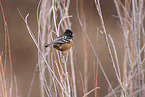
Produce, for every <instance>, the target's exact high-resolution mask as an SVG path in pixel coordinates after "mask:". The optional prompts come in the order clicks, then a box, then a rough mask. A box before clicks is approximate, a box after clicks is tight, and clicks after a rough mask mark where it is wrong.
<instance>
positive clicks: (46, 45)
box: [45, 43, 55, 47]
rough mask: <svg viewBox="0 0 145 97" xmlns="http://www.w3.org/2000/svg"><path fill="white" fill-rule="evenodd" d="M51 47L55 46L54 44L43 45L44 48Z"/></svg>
mask: <svg viewBox="0 0 145 97" xmlns="http://www.w3.org/2000/svg"><path fill="white" fill-rule="evenodd" d="M53 45H55V44H54V43H50V44H47V45H45V47H50V46H53Z"/></svg>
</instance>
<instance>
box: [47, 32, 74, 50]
mask: <svg viewBox="0 0 145 97" xmlns="http://www.w3.org/2000/svg"><path fill="white" fill-rule="evenodd" d="M73 37H74V33H73V32H72V31H71V30H70V29H66V31H65V32H64V33H63V34H62V35H61V36H59V37H57V38H56V39H54V40H53V41H52V42H51V43H49V44H47V45H45V47H51V46H53V47H54V48H55V49H57V50H59V51H62V52H63V51H67V50H69V49H70V48H71V46H72V44H73Z"/></svg>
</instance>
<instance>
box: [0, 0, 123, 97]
mask: <svg viewBox="0 0 145 97" xmlns="http://www.w3.org/2000/svg"><path fill="white" fill-rule="evenodd" d="M83 1H84V13H85V18H86V26H87V33H88V35H89V38H90V39H91V42H92V43H93V46H94V48H96V47H95V46H97V45H96V40H97V39H96V36H97V34H96V32H97V27H99V30H102V29H101V26H100V19H99V17H98V13H97V10H96V7H95V4H94V0H83ZM100 1H101V8H102V12H103V17H104V21H105V25H106V29H107V33H109V34H111V36H112V38H113V40H114V43H115V45H116V49H117V50H118V51H119V52H118V58H119V61H120V65H121V63H122V62H121V60H123V57H122V56H123V53H122V49H123V45H122V32H121V28H120V24H119V22H118V18H116V17H113V15H116V8H115V6H114V2H113V1H111V0H100ZM1 2H2V5H3V9H4V13H5V18H6V21H7V25H8V30H9V33H10V43H11V53H12V64H13V75H16V79H17V85H18V94H19V96H20V97H26V96H27V94H28V91H29V87H30V83H31V80H32V76H33V72H34V70H35V66H36V64H37V48H36V46H35V44H34V42H33V41H32V39H31V37H30V35H29V33H28V30H27V28H26V26H25V23H24V21H23V20H22V18H21V16H20V14H19V12H18V10H17V8H19V10H20V11H21V13H22V15H23V16H24V17H25V16H26V14H28V13H29V14H30V15H29V17H28V23H29V26H30V28H31V30H32V31H33V33H34V34H35V36H36V37H37V30H38V29H37V21H36V11H37V5H38V2H39V0H1ZM69 14H70V15H72V16H73V17H72V18H71V23H72V31H73V32H74V33H75V37H74V44H73V52H74V64H75V72H76V82H77V92H78V97H81V96H82V95H83V90H82V88H81V87H82V86H81V79H80V73H81V74H82V75H83V69H84V57H83V56H84V53H83V50H82V49H83V48H82V47H83V39H82V38H81V37H82V30H81V26H80V24H79V22H78V18H77V13H76V1H75V0H71V3H70V10H69ZM87 50H88V52H89V53H88V71H89V72H88V90H91V89H93V87H94V86H93V84H92V83H93V82H94V81H93V80H94V79H93V68H94V64H95V63H96V58H95V57H94V54H93V52H92V50H91V48H90V45H89V43H88V42H87ZM2 51H3V52H4V24H3V18H2V13H1V12H0V54H1V53H2ZM98 54H99V55H98V56H99V59H100V61H101V63H102V66H103V68H104V70H105V72H106V74H107V76H108V78H109V80H110V82H111V84H112V86H113V88H115V87H116V86H117V85H118V81H117V79H116V76H115V73H114V70H113V67H112V65H111V61H110V59H109V54H108V51H107V48H106V43H105V39H104V36H103V35H102V34H101V33H99V35H98ZM3 59H4V56H3ZM120 67H122V66H120ZM7 69H9V66H7ZM38 74H39V71H38ZM9 76H10V75H9V72H7V73H6V78H7V79H8V80H9ZM40 87H41V86H40V84H39V80H38V75H37V77H36V79H35V81H34V85H33V90H32V94H31V97H40V90H39V89H40ZM98 87H100V89H99V90H98V93H99V96H100V97H103V96H105V95H106V94H107V93H109V92H110V89H109V86H108V84H107V82H106V79H105V78H104V75H103V74H102V71H101V70H100V67H99V68H98ZM93 95H94V93H91V94H90V95H89V97H92V96H93Z"/></svg>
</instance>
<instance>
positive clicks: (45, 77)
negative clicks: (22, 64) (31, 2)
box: [0, 0, 145, 97]
mask: <svg viewBox="0 0 145 97" xmlns="http://www.w3.org/2000/svg"><path fill="white" fill-rule="evenodd" d="M70 2H71V0H57V1H56V0H40V1H39V3H38V7H37V25H38V30H37V35H38V36H37V37H36V36H35V35H34V33H33V32H32V31H31V29H30V27H29V24H28V16H29V14H27V15H26V17H25V18H24V17H23V16H22V14H21V12H20V11H19V13H20V15H21V17H22V19H23V20H24V22H25V24H26V27H27V29H28V32H29V35H30V36H31V38H32V40H33V42H34V43H35V45H36V47H37V50H38V63H37V64H36V68H35V71H34V74H33V77H32V81H31V85H30V88H29V92H28V96H27V97H31V92H32V90H33V88H32V87H33V84H34V81H35V77H36V71H39V82H40V93H41V97H46V96H47V97H77V95H78V94H79V93H80V91H78V88H77V83H76V81H77V80H76V79H77V78H76V70H75V67H74V66H77V65H74V53H73V48H71V49H70V50H69V51H67V52H66V53H65V55H62V53H61V52H59V51H57V50H55V49H54V48H47V49H46V48H44V45H45V44H47V43H50V42H51V41H52V40H53V39H54V38H56V37H58V36H59V35H61V34H62V33H63V32H64V31H65V29H67V28H69V29H71V19H70V18H73V16H71V15H70V14H69V11H70V10H69V7H70ZM83 3H84V1H83V0H76V14H77V19H78V21H79V25H80V27H81V32H82V38H83V48H84V49H83V54H84V55H83V61H84V62H83V64H84V65H83V67H84V68H83V74H81V73H80V75H79V77H80V79H81V85H79V86H81V87H79V88H81V89H82V91H83V94H79V95H82V96H83V97H87V96H89V95H90V94H91V93H94V97H99V92H98V89H100V87H98V86H99V85H98V83H97V81H98V76H99V75H98V69H100V70H101V71H102V72H103V75H104V77H105V79H106V81H107V83H108V86H109V89H110V90H111V92H108V94H107V95H106V96H105V97H143V96H144V95H145V85H144V74H145V72H144V71H145V70H144V69H145V66H144V65H145V63H144V61H145V58H144V56H145V50H144V49H145V44H144V43H145V32H144V24H143V21H144V16H145V13H144V0H136V1H135V0H125V1H124V2H122V1H121V0H114V4H115V7H116V11H117V16H114V17H115V18H116V19H117V20H119V22H120V27H121V29H122V33H121V34H122V35H123V41H122V42H123V43H122V44H123V56H122V57H123V58H122V59H123V62H120V61H119V57H118V54H119V52H118V50H117V49H116V45H115V43H114V39H113V38H112V36H111V35H110V34H108V32H107V29H106V25H105V21H104V17H103V14H102V9H101V4H100V0H94V1H93V0H92V4H94V5H95V7H96V10H97V13H98V15H99V19H100V23H101V27H100V28H99V27H97V26H96V32H95V33H96V35H97V36H96V42H95V43H96V44H95V45H94V44H93V43H92V41H91V38H90V37H89V33H87V29H89V27H88V26H86V25H87V22H86V19H87V17H86V15H85V10H84V8H85V6H84V5H83ZM0 6H1V10H2V14H3V20H4V28H5V50H4V51H5V52H4V55H3V52H1V55H0V97H7V96H9V97H12V96H13V94H12V93H13V92H12V91H14V90H13V74H12V60H11V49H10V38H9V32H8V27H7V25H6V21H5V16H4V11H3V8H2V4H1V2H0ZM91 10H92V9H91ZM90 18H92V17H90ZM90 20H91V19H90ZM90 23H91V21H90ZM100 29H101V30H100ZM72 31H73V30H72ZM100 33H101V35H102V36H104V40H105V42H106V47H107V50H108V55H109V57H110V61H111V64H112V67H113V69H114V72H113V73H114V74H115V75H116V81H117V82H118V86H116V87H115V88H114V87H113V85H112V84H111V82H110V80H109V76H108V75H107V73H106V71H105V70H104V67H103V64H101V63H102V62H101V61H100V55H99V53H98V51H99V47H98V45H99V41H98V37H99V36H98V35H99V34H100ZM7 43H8V44H7ZM96 45H97V46H96ZM88 47H90V49H91V50H92V52H93V54H94V56H95V58H94V59H95V61H94V64H93V74H92V75H93V78H92V79H93V83H90V82H89V80H88V79H89V70H88V67H89V65H88V64H89V61H88V59H89V58H88V57H89V50H88ZM111 47H112V48H111ZM7 48H8V51H7ZM7 53H8V55H9V62H10V63H9V64H10V75H11V76H10V77H11V78H10V79H11V80H10V87H8V88H7V81H6V78H5V74H6V72H7V71H6V67H7ZM3 56H4V64H3V62H2V57H3ZM122 63H123V64H122ZM120 65H123V68H120V67H121V66H120ZM98 66H99V68H98ZM14 83H15V85H16V90H15V91H16V93H15V94H16V97H18V90H19V89H18V88H17V80H16V77H14ZM88 84H89V85H90V84H91V85H93V88H92V89H90V88H89V87H88ZM101 88H103V87H101Z"/></svg>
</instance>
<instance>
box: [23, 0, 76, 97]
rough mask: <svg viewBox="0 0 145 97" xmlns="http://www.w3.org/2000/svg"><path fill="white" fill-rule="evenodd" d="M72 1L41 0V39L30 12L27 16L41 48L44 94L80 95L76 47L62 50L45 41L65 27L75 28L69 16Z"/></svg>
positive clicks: (52, 95)
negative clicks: (74, 49) (77, 85)
mask: <svg viewBox="0 0 145 97" xmlns="http://www.w3.org/2000/svg"><path fill="white" fill-rule="evenodd" d="M69 5H70V0H66V1H62V0H57V1H56V0H40V2H39V4H38V8H37V22H38V37H37V39H36V37H35V36H34V34H33V32H32V31H31V29H30V27H29V26H28V22H27V18H28V15H27V16H26V17H25V19H24V21H25V23H26V26H27V29H28V31H29V34H30V36H31V38H32V39H33V41H34V43H35V45H36V47H37V49H38V65H39V71H40V74H39V80H40V86H41V88H40V91H41V97H45V96H50V97H57V96H66V97H77V93H76V83H75V71H74V63H73V50H72V48H71V49H70V50H69V51H68V52H66V53H64V54H62V53H61V52H59V51H56V50H54V49H53V48H52V49H51V48H47V49H46V48H45V47H44V45H45V44H47V43H50V42H51V41H52V40H53V39H54V38H55V37H58V36H59V35H60V34H62V33H63V32H64V31H65V29H68V28H69V29H71V22H70V19H69V18H70V17H72V16H69V13H68V11H69ZM60 32H62V33H60ZM68 59H70V60H68ZM69 64H70V65H71V66H69ZM68 67H71V69H69V68H68ZM70 78H72V80H71V79H70Z"/></svg>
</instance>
